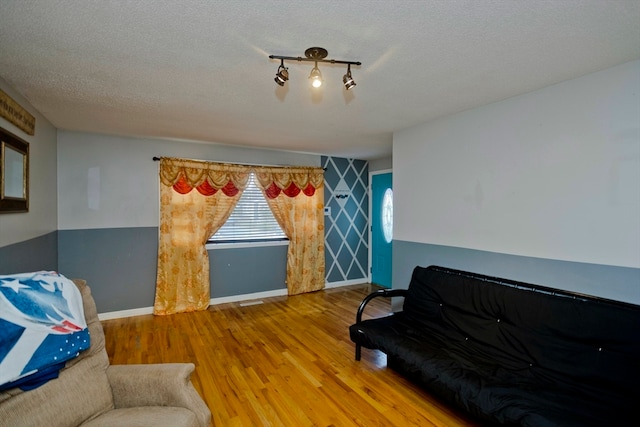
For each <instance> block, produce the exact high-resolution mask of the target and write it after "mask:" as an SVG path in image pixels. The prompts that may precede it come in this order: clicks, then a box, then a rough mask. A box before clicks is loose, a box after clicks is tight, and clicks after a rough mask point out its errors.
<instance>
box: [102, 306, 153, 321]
mask: <svg viewBox="0 0 640 427" xmlns="http://www.w3.org/2000/svg"><path fill="white" fill-rule="evenodd" d="M145 314H153V307H142V308H132V309H131V310H119V311H109V312H106V313H98V319H100V320H111V319H120V318H123V317H133V316H142V315H145Z"/></svg>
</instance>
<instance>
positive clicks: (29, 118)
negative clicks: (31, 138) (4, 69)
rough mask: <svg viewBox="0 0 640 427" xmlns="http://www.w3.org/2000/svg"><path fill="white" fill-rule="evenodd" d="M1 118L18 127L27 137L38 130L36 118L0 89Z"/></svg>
mask: <svg viewBox="0 0 640 427" xmlns="http://www.w3.org/2000/svg"><path fill="white" fill-rule="evenodd" d="M0 117H3V118H5V119H7V120H8V121H9V122H10V123H12V124H14V125H16V126H17V127H19V128H20V129H21V130H23V131H24V132H25V133H26V134H27V135H33V134H34V133H35V129H36V118H35V117H33V115H31V113H29V112H28V111H27V110H25V109H24V108H22V106H20V104H18V103H17V102H16V101H14V99H13V98H11V97H10V96H9V95H7V94H6V93H5V92H4V91H3V90H2V89H0Z"/></svg>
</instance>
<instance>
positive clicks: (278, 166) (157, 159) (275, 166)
mask: <svg viewBox="0 0 640 427" xmlns="http://www.w3.org/2000/svg"><path fill="white" fill-rule="evenodd" d="M160 159H161V157H157V156H153V161H154V162H159V161H160ZM186 160H195V161H196V162H211V160H196V159H186ZM212 163H224V162H212ZM230 164H234V165H239V166H247V167H252V166H266V167H273V168H300V167H303V168H308V167H315V166H283V165H261V164H247V163H244V164H241V163H230ZM322 170H323V171H326V170H327V168H322Z"/></svg>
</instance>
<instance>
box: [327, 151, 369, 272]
mask: <svg viewBox="0 0 640 427" xmlns="http://www.w3.org/2000/svg"><path fill="white" fill-rule="evenodd" d="M322 167H323V168H325V173H324V183H325V188H324V205H325V207H326V208H329V210H330V214H329V215H325V217H324V221H325V222H324V228H325V262H326V280H327V282H328V283H335V282H343V281H349V280H358V279H368V277H369V274H368V271H369V193H368V191H367V189H368V188H369V165H368V163H367V162H366V161H364V160H354V159H344V158H340V157H326V156H322Z"/></svg>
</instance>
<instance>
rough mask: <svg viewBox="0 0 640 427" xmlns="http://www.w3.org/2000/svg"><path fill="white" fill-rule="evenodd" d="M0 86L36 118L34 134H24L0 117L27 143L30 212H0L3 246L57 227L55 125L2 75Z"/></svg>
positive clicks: (4, 125)
mask: <svg viewBox="0 0 640 427" xmlns="http://www.w3.org/2000/svg"><path fill="white" fill-rule="evenodd" d="M0 88H1V89H2V90H3V91H4V92H5V93H7V94H8V95H9V96H10V97H11V98H13V99H14V100H15V101H16V102H17V103H18V104H20V105H21V106H22V108H24V109H25V110H27V111H28V112H29V113H31V114H32V115H33V116H34V117H35V118H36V129H35V135H27V134H26V133H24V132H23V131H21V130H20V129H19V128H18V127H16V126H14V125H12V124H11V123H9V122H8V121H7V120H5V119H3V118H1V117H0V127H2V128H4V129H6V130H7V131H9V132H11V133H12V134H14V135H16V136H17V137H18V138H20V139H22V140H24V141H26V142H28V143H29V212H27V213H6V214H5V213H3V214H0V247H3V246H8V245H11V244H13V243H18V242H22V241H25V240H29V239H32V238H35V237H39V236H42V235H44V234H47V233H50V232H53V231H55V230H56V228H57V200H56V128H55V127H53V126H52V125H51V123H49V121H47V120H46V119H45V118H44V117H43V116H42V115H41V114H40V113H39V112H38V111H37V110H36V109H35V108H34V107H33V106H32V105H31V104H29V102H28V101H27V100H26V99H25V98H24V97H23V96H22V95H20V94H19V93H18V92H17V91H15V90H14V89H13V88H11V87H10V86H9V85H8V84H7V82H5V81H4V80H3V79H2V78H0Z"/></svg>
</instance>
